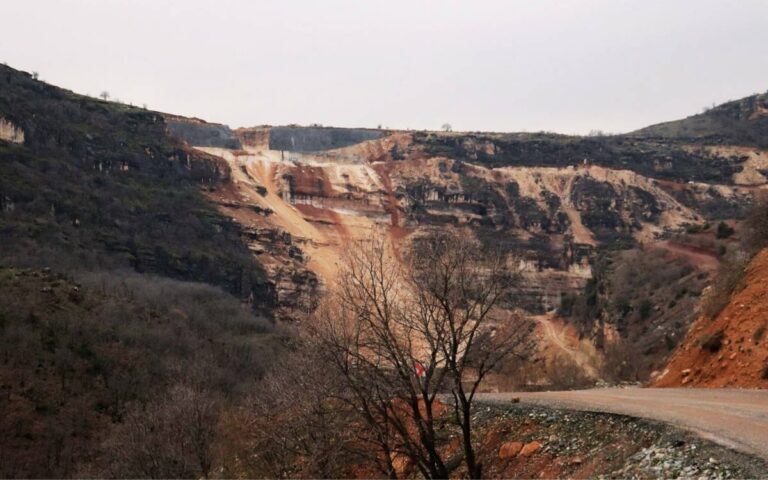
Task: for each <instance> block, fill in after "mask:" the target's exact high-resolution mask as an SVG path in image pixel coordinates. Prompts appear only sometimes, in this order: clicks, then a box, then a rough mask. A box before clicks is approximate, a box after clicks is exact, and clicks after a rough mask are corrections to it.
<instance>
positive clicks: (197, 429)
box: [0, 65, 283, 478]
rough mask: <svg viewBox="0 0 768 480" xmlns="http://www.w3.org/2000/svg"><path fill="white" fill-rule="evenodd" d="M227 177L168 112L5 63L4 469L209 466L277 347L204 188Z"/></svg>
mask: <svg viewBox="0 0 768 480" xmlns="http://www.w3.org/2000/svg"><path fill="white" fill-rule="evenodd" d="M229 178H230V171H229V167H228V166H227V165H226V163H225V162H222V161H220V160H219V159H217V158H215V157H212V156H210V155H206V154H205V153H203V152H199V151H194V150H192V149H190V148H188V147H187V146H185V145H184V144H182V143H181V142H179V141H178V140H175V139H174V138H173V137H171V136H170V135H169V134H168V131H167V125H166V124H165V121H164V117H163V116H162V115H160V114H159V113H157V112H151V111H146V110H143V109H138V108H134V107H130V106H127V105H123V104H119V103H112V102H105V101H100V100H96V99H94V98H89V97H85V96H81V95H76V94H74V93H72V92H69V91H66V90H62V89H60V88H57V87H54V86H51V85H47V84H45V83H43V82H40V81H37V80H36V79H34V78H33V77H32V76H31V75H29V74H27V73H24V72H19V71H17V70H14V69H12V68H9V67H6V66H3V65H0V352H2V354H1V357H2V362H0V411H1V412H2V415H0V424H2V430H3V432H4V435H3V437H2V439H0V476H2V477H8V478H17V477H19V478H20V477H34V478H41V477H49V478H60V477H82V476H95V477H180V478H191V477H196V478H199V477H204V476H207V474H208V471H209V470H210V468H211V460H210V458H211V456H212V455H213V450H212V449H213V444H214V442H215V441H216V439H217V438H218V435H219V433H218V432H217V431H216V425H217V419H218V418H219V416H220V415H222V414H223V412H225V411H227V410H228V409H236V408H239V405H240V402H242V401H243V398H244V395H245V394H246V393H248V392H250V391H252V389H253V387H252V384H253V383H254V382H256V381H258V379H259V378H260V376H261V375H262V374H263V373H264V371H265V370H266V369H267V368H268V366H269V365H270V363H271V362H272V361H273V360H274V358H276V357H277V355H278V353H279V352H280V351H281V349H282V345H283V339H282V338H281V336H280V335H276V334H275V333H274V324H273V322H272V320H273V315H274V310H275V303H274V297H275V295H274V291H275V285H274V283H272V282H271V280H270V278H269V277H268V276H267V274H266V272H265V271H264V269H263V267H262V266H261V265H260V264H259V262H258V260H257V259H256V258H254V257H253V256H252V254H251V253H250V251H249V250H248V248H247V246H246V244H245V242H244V241H243V235H244V233H243V230H242V228H241V227H240V226H239V225H238V224H236V223H234V222H232V221H231V220H230V219H229V218H228V217H226V216H224V215H222V214H221V213H219V212H218V211H217V209H216V206H215V205H213V204H211V203H210V202H209V201H208V199H207V198H206V196H205V192H210V191H211V190H216V189H217V188H220V186H221V185H224V184H226V182H227V181H228V179H229ZM192 436H194V437H195V438H196V439H197V440H196V441H195V443H194V444H193V443H191V442H187V441H178V440H179V439H186V438H191V437H192Z"/></svg>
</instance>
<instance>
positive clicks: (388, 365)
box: [312, 231, 527, 478]
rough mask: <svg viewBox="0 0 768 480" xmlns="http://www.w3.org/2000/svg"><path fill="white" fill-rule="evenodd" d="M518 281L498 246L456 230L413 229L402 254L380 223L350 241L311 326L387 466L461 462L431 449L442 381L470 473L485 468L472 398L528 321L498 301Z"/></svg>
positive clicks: (427, 473)
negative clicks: (365, 236) (423, 232)
mask: <svg viewBox="0 0 768 480" xmlns="http://www.w3.org/2000/svg"><path fill="white" fill-rule="evenodd" d="M515 283H516V275H513V274H511V273H510V270H509V268H508V267H507V265H506V262H505V258H504V256H503V255H498V254H494V253H492V252H490V253H489V252H485V251H483V250H482V249H481V248H480V245H479V244H477V243H476V242H472V241H469V240H466V239H465V237H463V236H462V235H460V234H459V232H454V231H449V232H447V233H433V234H429V235H427V236H426V237H425V238H421V239H419V240H417V241H415V242H414V243H413V244H412V245H411V247H410V248H409V249H408V251H407V252H406V254H405V255H404V256H403V259H402V261H399V260H397V259H396V258H395V257H394V255H392V254H391V248H390V245H389V244H388V242H387V241H386V240H385V239H384V236H383V235H382V236H378V237H374V238H372V239H371V240H370V241H368V242H365V243H363V242H361V243H358V244H357V245H356V246H355V248H351V249H349V250H348V252H347V254H346V257H345V259H344V264H343V268H342V271H341V275H340V278H339V282H338V284H339V285H340V288H339V291H338V292H336V295H335V296H334V297H333V298H332V299H330V300H329V301H328V302H326V303H325V305H324V306H323V307H322V308H320V309H319V310H318V313H317V314H316V315H315V319H314V320H315V321H314V322H313V323H312V326H313V327H314V328H313V330H312V331H313V334H314V338H315V340H316V342H317V345H318V347H319V351H321V352H324V354H325V356H326V361H327V364H328V365H329V367H330V368H333V369H335V370H336V371H337V372H338V374H339V377H340V379H341V381H342V382H343V385H344V387H345V388H344V389H342V390H341V392H342V395H340V398H339V400H341V401H342V402H345V403H347V404H348V405H350V406H351V407H353V408H352V409H351V410H352V411H355V412H358V414H359V415H360V416H361V418H362V420H364V421H365V423H366V425H367V426H368V429H367V436H366V442H369V443H370V444H372V445H375V446H376V447H378V449H379V451H380V453H381V455H380V457H379V458H380V459H381V467H382V470H383V471H384V472H385V473H386V474H387V475H388V476H390V477H391V478H394V477H396V475H397V471H396V468H395V465H394V459H396V458H398V457H406V458H408V459H409V460H410V462H411V463H412V464H413V465H414V466H415V468H417V469H418V471H419V472H420V473H421V474H422V475H423V476H424V477H426V478H446V477H447V476H448V475H449V473H450V472H451V470H452V469H453V468H455V467H456V466H458V464H459V463H460V458H459V461H456V458H451V459H446V458H443V455H442V454H441V453H440V450H439V444H438V436H437V431H438V429H439V427H440V425H441V422H444V421H445V420H444V419H442V418H441V417H440V415H439V412H438V410H439V409H440V405H441V403H440V402H439V401H438V396H439V395H440V394H441V393H450V395H447V396H446V397H444V398H447V399H448V401H449V403H450V404H451V405H452V413H453V415H451V418H452V420H453V421H454V422H455V424H456V425H457V426H458V427H459V428H460V430H461V434H462V445H463V457H464V462H465V463H466V466H467V469H468V474H469V475H470V477H473V478H479V477H480V476H481V475H482V466H481V465H480V464H479V462H478V461H477V458H476V456H475V449H474V446H473V444H472V428H473V426H472V417H471V413H472V405H473V401H474V398H475V394H476V392H477V391H478V389H479V387H480V385H481V383H482V381H483V379H484V378H485V377H486V375H487V374H488V373H489V372H490V371H491V370H492V369H493V368H494V367H496V366H497V365H498V364H499V362H500V361H501V360H502V359H503V358H504V357H505V356H507V355H508V354H510V353H515V354H518V355H519V354H520V353H521V352H522V350H523V348H522V347H523V339H524V338H525V336H526V333H527V329H526V328H520V327H521V325H520V324H519V323H518V322H519V321H520V320H519V319H517V318H515V317H512V316H511V315H510V314H509V313H508V310H505V309H502V308H500V307H501V306H502V305H503V304H504V303H505V302H507V301H508V300H509V298H510V294H511V291H512V289H513V287H514V286H515Z"/></svg>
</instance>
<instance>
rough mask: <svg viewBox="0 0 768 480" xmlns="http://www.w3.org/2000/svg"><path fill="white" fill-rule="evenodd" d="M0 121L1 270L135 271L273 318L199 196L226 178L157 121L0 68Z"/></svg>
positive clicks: (256, 281) (223, 226)
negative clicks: (225, 297)
mask: <svg viewBox="0 0 768 480" xmlns="http://www.w3.org/2000/svg"><path fill="white" fill-rule="evenodd" d="M0 119H2V125H3V127H2V129H3V130H2V133H4V134H5V135H4V136H3V137H0V159H1V161H0V212H1V213H0V236H1V237H2V242H3V249H2V251H0V264H5V265H17V266H19V265H22V266H23V265H28V266H35V267H52V268H54V269H56V270H60V271H67V270H69V269H72V268H82V269H90V268H131V269H134V270H136V271H138V272H145V273H156V274H160V275H164V276H168V277H171V278H176V279H181V280H194V281H201V282H206V283H211V284H214V285H218V286H221V287H222V288H224V289H225V290H227V291H229V292H230V293H232V294H234V295H236V296H238V297H240V298H243V299H245V300H248V301H250V302H251V303H252V305H253V306H254V308H256V309H257V310H260V311H263V312H265V313H266V312H269V311H270V309H271V308H272V300H273V294H272V290H273V289H272V287H271V286H270V285H269V283H268V279H267V278H266V276H265V275H264V273H263V270H262V268H261V267H260V265H259V264H258V263H257V262H256V261H255V259H254V258H253V257H252V256H251V255H250V254H249V252H248V250H247V248H246V247H245V245H244V244H243V243H242V241H241V231H240V228H239V227H238V226H237V225H236V224H233V223H232V222H231V221H230V220H229V219H228V218H227V217H225V216H223V215H221V214H220V213H219V212H217V211H216V209H215V208H214V207H213V206H212V205H210V204H209V203H208V202H207V200H206V199H205V198H204V196H203V193H202V191H203V189H214V188H216V187H217V185H218V184H219V183H220V182H225V181H226V180H227V178H228V177H229V175H230V172H229V168H228V167H227V165H226V164H224V163H223V162H220V161H218V159H216V158H214V157H211V156H209V155H205V154H203V153H202V152H198V151H192V150H190V149H187V148H186V147H185V146H184V145H182V144H181V143H180V142H178V141H176V140H174V139H173V138H172V137H170V136H169V135H168V134H167V130H166V125H165V122H164V118H163V116H162V115H160V114H158V113H156V112H151V111H146V110H142V109H139V108H134V107H129V106H127V105H123V104H117V103H111V102H105V101H100V100H96V99H94V98H89V97H84V96H81V95H76V94H73V93H72V92H69V91H66V90H62V89H60V88H57V87H54V86H51V85H47V84H45V83H43V82H40V81H37V80H35V79H33V78H32V77H31V76H30V75H29V74H26V73H24V72H19V71H16V70H14V69H12V68H9V67H6V66H3V65H0ZM6 132H7V134H6ZM13 132H21V133H20V134H17V135H16V136H15V137H14V136H13V135H12V133H13ZM13 138H16V139H17V141H13ZM18 140H21V141H18Z"/></svg>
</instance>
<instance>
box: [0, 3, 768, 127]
mask: <svg viewBox="0 0 768 480" xmlns="http://www.w3.org/2000/svg"><path fill="white" fill-rule="evenodd" d="M0 11H1V12H2V31H0V37H1V38H2V41H0V62H6V63H8V65H10V66H13V67H15V68H20V69H23V70H27V71H32V70H35V71H38V72H39V73H40V77H41V78H42V79H44V80H46V81H49V82H51V83H54V84H57V85H60V86H63V87H65V88H69V89H72V90H74V91H77V92H80V93H90V94H91V95H96V94H98V93H99V92H101V91H102V90H108V91H109V92H110V93H112V95H113V96H115V97H118V98H120V99H122V100H124V101H126V102H127V101H131V102H133V103H134V104H142V103H147V104H148V105H149V107H150V108H153V109H158V110H162V111H166V112H171V113H178V114H182V115H189V116H198V117H201V118H204V119H206V120H210V121H218V122H223V123H227V124H229V125H231V126H233V127H237V126H250V125H257V124H264V123H269V124H286V123H299V124H308V123H322V124H324V125H337V126H366V127H374V126H376V125H378V124H382V125H384V126H388V127H391V128H429V129H437V128H439V127H440V125H441V124H443V123H444V122H450V123H451V124H453V126H454V129H456V130H493V131H520V130H527V131H538V130H549V131H558V132H564V133H586V132H588V131H590V130H592V129H602V130H606V131H612V132H619V131H628V130H632V129H636V128H639V127H642V126H645V125H648V124H651V123H657V122H660V121H664V120H672V119H675V118H679V117H683V116H686V115H689V114H692V113H697V112H699V111H701V109H702V107H703V106H705V105H709V104H712V103H713V102H718V103H719V102H722V101H726V100H729V99H735V98H739V97H743V96H746V95H749V94H752V93H755V92H757V91H765V90H766V89H768V50H766V47H767V46H768V27H766V20H768V1H766V0H731V1H725V0H723V1H711V0H638V1H621V0H583V1H580V0H569V1H551V0H529V1H514V0H499V1H481V0H466V1H452V0H440V1H419V0H404V1H393V0H388V1H375V2H374V1H363V0H294V1H291V0H263V1H256V0H253V1H246V0H215V1H213V0H211V1H203V0H179V1H170V0H167V1H164V0H132V1H127V0H125V1H121V0H48V1H43V0H16V1H10V0H5V1H3V2H2V8H0Z"/></svg>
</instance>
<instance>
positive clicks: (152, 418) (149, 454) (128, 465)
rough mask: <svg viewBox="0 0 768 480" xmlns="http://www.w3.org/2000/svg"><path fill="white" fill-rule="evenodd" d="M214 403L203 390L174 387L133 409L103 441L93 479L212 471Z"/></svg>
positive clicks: (188, 474)
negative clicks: (96, 477) (100, 460)
mask: <svg viewBox="0 0 768 480" xmlns="http://www.w3.org/2000/svg"><path fill="white" fill-rule="evenodd" d="M216 411H217V407H216V404H215V402H214V401H213V400H212V399H211V398H210V397H209V396H208V395H207V394H205V393H204V392H201V391H199V390H195V389H193V388H190V387H186V386H175V387H173V388H171V389H170V391H169V392H168V393H167V395H166V396H165V398H161V399H158V400H157V401H154V402H150V403H148V404H146V405H144V406H141V405H134V406H133V408H132V409H130V410H129V411H128V413H127V415H126V417H125V419H124V421H123V423H121V424H117V425H116V426H115V427H113V430H112V432H111V435H110V436H109V438H108V439H107V440H106V441H105V444H104V448H105V451H106V452H107V455H106V456H105V458H103V462H104V463H105V464H104V465H102V466H99V467H97V468H99V469H100V471H99V472H98V475H99V476H102V475H108V476H115V477H151V478H163V477H165V478H171V477H187V478H191V477H195V478H199V477H203V478H207V477H208V474H209V473H210V470H211V467H212V457H211V452H210V445H211V443H212V441H213V437H214V434H215V429H216Z"/></svg>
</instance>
